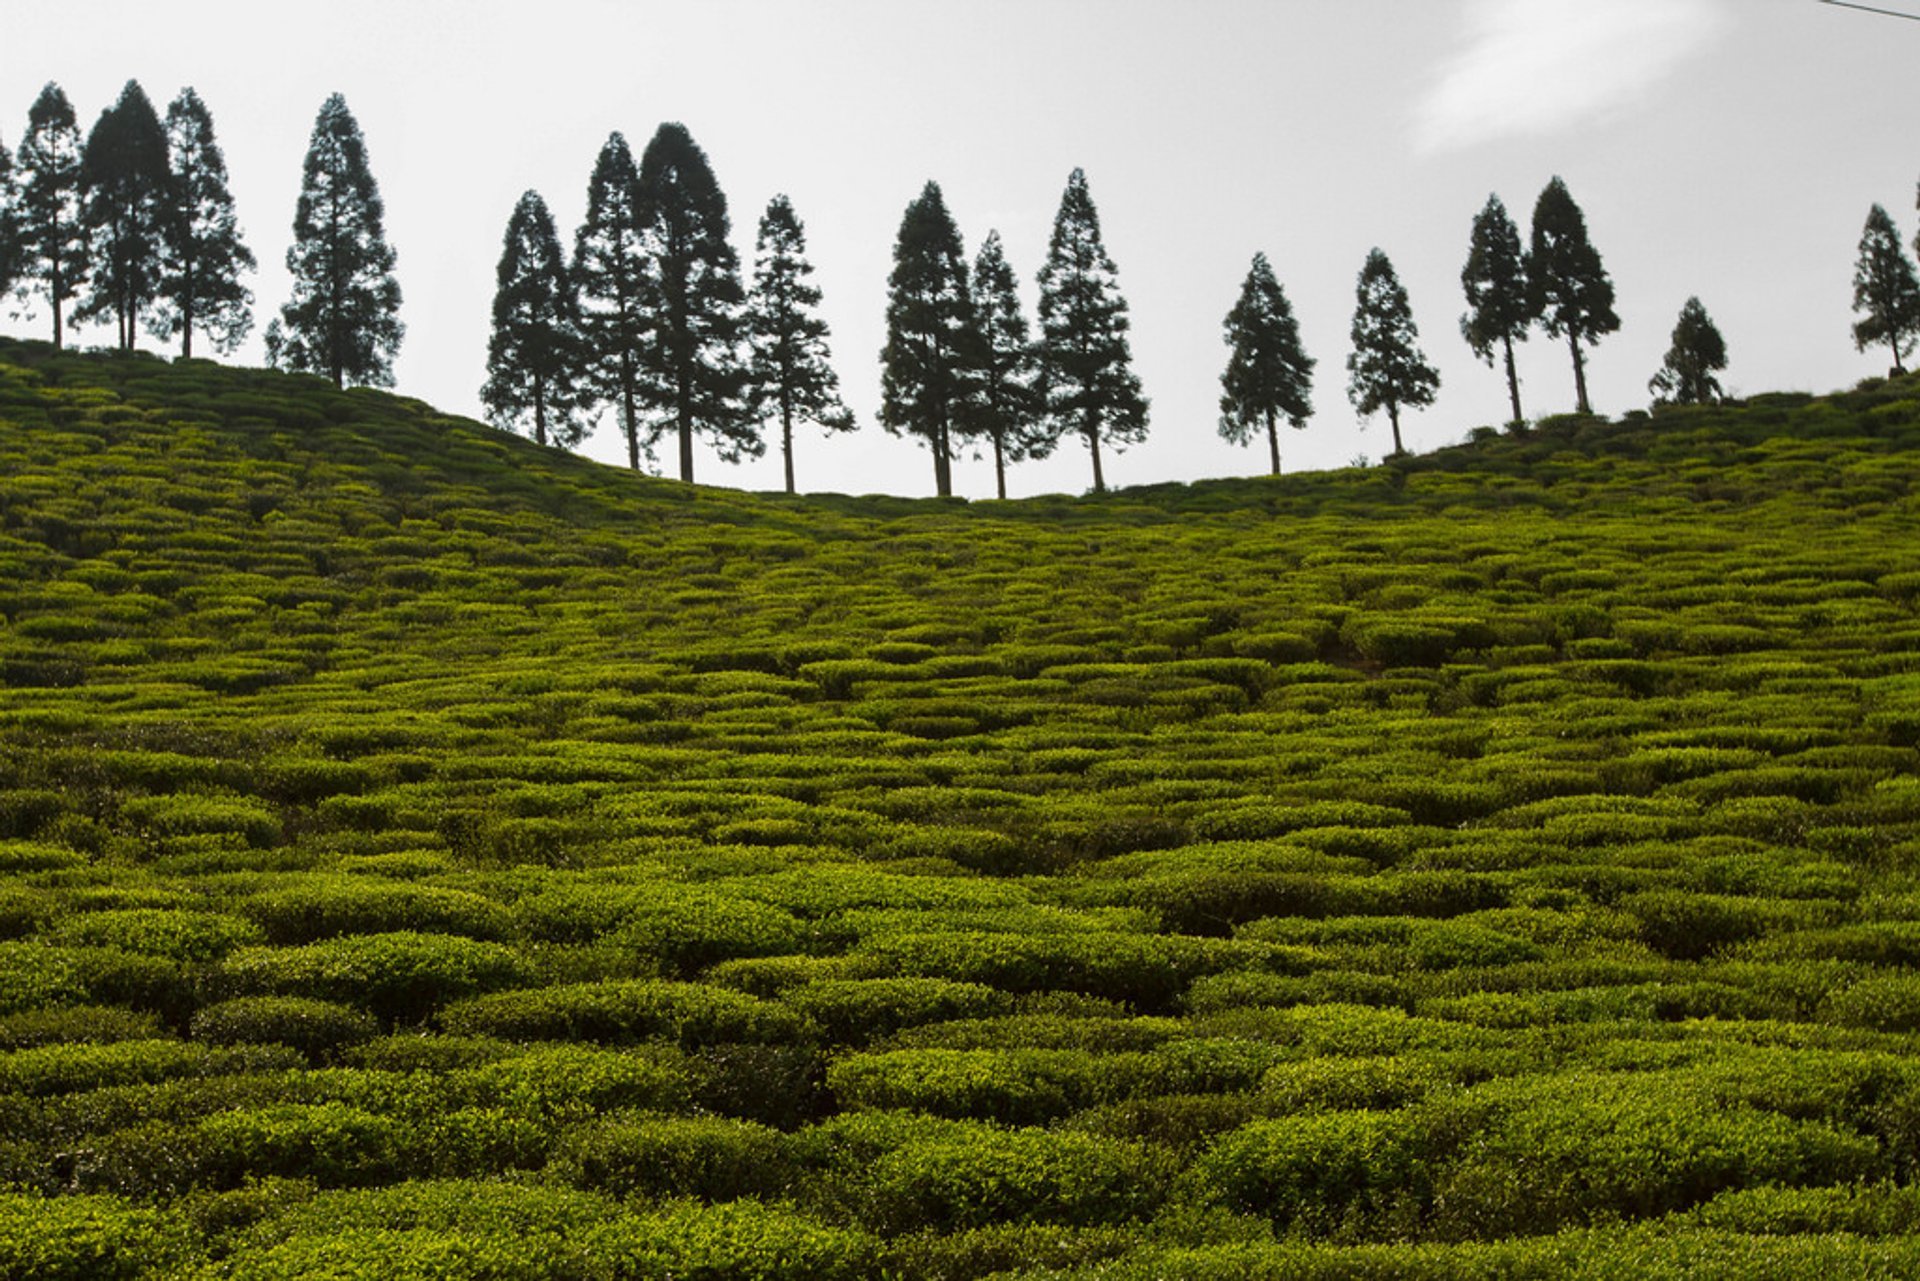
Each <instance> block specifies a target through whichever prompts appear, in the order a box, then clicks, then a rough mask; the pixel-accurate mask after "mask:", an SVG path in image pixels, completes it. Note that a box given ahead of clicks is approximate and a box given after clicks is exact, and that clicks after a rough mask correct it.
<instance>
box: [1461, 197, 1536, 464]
mask: <svg viewBox="0 0 1920 1281" xmlns="http://www.w3.org/2000/svg"><path fill="white" fill-rule="evenodd" d="M1460 285H1461V288H1463V289H1465V290H1466V294H1467V314H1466V315H1464V316H1462V317H1461V318H1460V336H1461V337H1463V338H1465V339H1466V340H1467V346H1469V347H1471V348H1472V349H1473V354H1474V355H1476V356H1478V357H1480V359H1481V360H1482V361H1484V362H1486V363H1487V364H1489V365H1491V364H1492V363H1493V349H1494V347H1495V346H1496V345H1498V346H1499V348H1500V350H1501V353H1502V355H1503V356H1504V358H1505V360H1506V367H1507V396H1508V398H1509V399H1510V400H1511V401H1512V402H1513V418H1512V419H1511V420H1510V421H1511V422H1512V423H1513V424H1514V426H1515V427H1518V426H1519V424H1521V423H1523V422H1525V421H1526V417H1525V415H1523V414H1522V413H1521V412H1520V375H1519V374H1518V373H1517V372H1515V370H1514V367H1513V344H1514V343H1515V342H1525V341H1526V338H1527V331H1528V330H1530V329H1532V328H1533V325H1534V322H1535V321H1537V320H1539V319H1540V311H1539V308H1538V307H1537V306H1536V300H1535V298H1534V296H1533V293H1532V291H1531V290H1530V289H1529V288H1528V284H1527V256H1526V251H1525V250H1524V249H1522V248H1521V245H1520V229H1519V228H1518V227H1516V226H1514V225H1513V219H1512V218H1511V217H1509V216H1508V215H1507V207H1506V205H1504V204H1502V203H1501V201H1500V197H1499V196H1497V195H1495V196H1488V197H1487V204H1486V208H1484V209H1482V210H1481V211H1480V212H1479V213H1478V214H1477V215H1475V217H1474V220H1473V237H1472V243H1471V247H1470V248H1469V249H1468V251H1467V265H1466V266H1465V267H1464V268H1463V269H1462V270H1461V272H1460Z"/></svg>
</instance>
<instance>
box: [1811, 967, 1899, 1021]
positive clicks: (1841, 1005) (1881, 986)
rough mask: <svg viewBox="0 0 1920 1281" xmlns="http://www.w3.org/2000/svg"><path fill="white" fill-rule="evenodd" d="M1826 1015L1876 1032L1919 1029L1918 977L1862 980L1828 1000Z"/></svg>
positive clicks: (1877, 977) (1884, 977) (1893, 976)
mask: <svg viewBox="0 0 1920 1281" xmlns="http://www.w3.org/2000/svg"><path fill="white" fill-rule="evenodd" d="M1826 1017H1827V1018H1828V1019H1829V1020H1830V1021H1832V1022H1834V1023H1838V1024H1840V1025H1842V1026H1843V1027H1863V1028H1872V1029H1873V1030H1874V1031H1876V1032H1920V976H1916V975H1910V974H1888V975H1881V976H1876V977H1873V978H1867V979H1862V980H1861V981H1860V982H1858V983H1855V984H1853V985H1852V986H1850V987H1847V988H1845V989H1843V990H1841V991H1839V992H1835V993H1834V994H1833V996H1832V997H1831V998H1830V999H1829V1000H1828V1001H1827V1007H1826Z"/></svg>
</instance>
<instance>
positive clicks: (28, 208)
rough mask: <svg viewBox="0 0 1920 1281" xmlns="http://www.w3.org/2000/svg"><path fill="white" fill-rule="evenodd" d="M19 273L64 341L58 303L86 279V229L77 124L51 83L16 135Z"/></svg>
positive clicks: (75, 292) (57, 342) (57, 344)
mask: <svg viewBox="0 0 1920 1281" xmlns="http://www.w3.org/2000/svg"><path fill="white" fill-rule="evenodd" d="M18 159H19V165H18V170H19V172H18V173H17V174H16V175H15V179H14V180H15V182H16V183H18V185H19V193H20V195H19V203H18V205H17V206H16V208H17V211H18V218H19V228H20V258H21V263H20V273H21V276H22V278H23V279H25V280H27V281H29V282H30V287H29V290H28V292H31V293H38V294H39V295H41V296H42V297H44V298H45V299H46V300H47V305H48V306H49V307H50V308H51V309H52V311H53V345H54V346H55V347H56V348H58V347H62V346H64V345H65V344H66V327H65V323H64V320H63V317H62V314H61V309H62V307H63V306H64V305H65V304H66V303H67V302H68V301H69V300H71V299H74V298H77V297H79V296H80V287H81V285H83V284H85V283H86V279H87V266H88V263H87V228H86V224H85V222H84V221H82V219H81V216H80V127H79V125H78V123H77V122H76V121H75V119H74V114H73V104H72V103H70V102H68V101H67V95H66V93H65V92H64V91H63V90H62V89H61V88H60V86H59V85H57V84H54V83H53V82H52V81H49V82H48V83H47V85H46V87H45V88H43V89H41V90H40V96H39V97H38V98H36V99H34V102H33V107H32V109H31V110H30V111H28V113H27V132H26V135H25V136H24V137H22V138H21V139H20V151H19V156H18Z"/></svg>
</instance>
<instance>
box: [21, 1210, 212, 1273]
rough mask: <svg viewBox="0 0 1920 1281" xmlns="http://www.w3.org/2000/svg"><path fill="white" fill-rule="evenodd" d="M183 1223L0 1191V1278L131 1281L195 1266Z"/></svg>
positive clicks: (160, 1214)
mask: <svg viewBox="0 0 1920 1281" xmlns="http://www.w3.org/2000/svg"><path fill="white" fill-rule="evenodd" d="M199 1253H200V1252H199V1250H198V1248H197V1244H196V1242H195V1241H194V1240H193V1233H192V1230H191V1227H190V1225H189V1224H188V1223H187V1221H186V1219H185V1218H184V1217H182V1216H180V1215H178V1214H176V1213H172V1212H169V1211H165V1210H160V1209H155V1208H151V1207H144V1206H137V1205H132V1204H129V1203H128V1202H126V1201H123V1200H120V1199H119V1198H117V1197H106V1196H61V1197H42V1196H39V1195H36V1194H33V1193H25V1192H0V1276H6V1277H9V1278H19V1279H20V1281H28V1278H32V1281H136V1279H137V1278H144V1277H151V1276H165V1275H169V1274H172V1273H175V1272H178V1271H180V1270H182V1269H184V1268H186V1267H188V1266H190V1265H192V1264H193V1263H195V1262H196V1261H197V1256H198V1255H199Z"/></svg>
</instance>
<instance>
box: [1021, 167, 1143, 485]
mask: <svg viewBox="0 0 1920 1281" xmlns="http://www.w3.org/2000/svg"><path fill="white" fill-rule="evenodd" d="M1129 323H1130V322H1129V321H1128V318H1127V301H1126V299H1125V298H1123V297H1121V295H1120V285H1119V273H1118V271H1117V269H1116V268H1115V267H1114V265H1113V259H1111V258H1109V257H1108V256H1107V250H1106V245H1105V244H1104V243H1103V242H1102V240H1101V236H1100V215H1099V212H1098V211H1097V210H1095V208H1094V206H1093V196H1092V194H1091V193H1090V192H1089V191H1088V190H1087V175H1086V174H1085V172H1083V171H1082V170H1079V169H1075V170H1074V171H1073V173H1072V174H1070V175H1069V176H1068V178H1067V187H1066V190H1065V191H1064V192H1063V193H1061V196H1060V208H1059V211H1058V212H1057V213H1056V214H1055V215H1054V219H1053V237H1052V239H1051V240H1050V241H1049V242H1048V244H1047V261H1046V265H1045V266H1043V267H1041V269H1040V334H1041V339H1040V387H1041V392H1042V394H1043V395H1044V396H1045V398H1046V405H1047V415H1048V417H1049V418H1050V419H1051V420H1052V429H1053V432H1054V434H1056V435H1064V434H1065V433H1067V432H1070V431H1072V432H1078V433H1079V434H1080V436H1081V437H1082V438H1083V439H1084V440H1085V441H1086V442H1087V452H1088V454H1089V456H1090V457H1091V458H1092V460H1093V489H1094V492H1095V493H1100V492H1102V491H1104V490H1105V489H1106V487H1107V485H1106V477H1105V475H1104V473H1103V472H1102V469H1101V465H1100V446H1101V445H1102V444H1103V443H1105V444H1109V445H1111V446H1113V448H1115V449H1116V450H1119V449H1125V448H1126V447H1127V446H1128V445H1133V444H1138V443H1139V442H1140V441H1142V440H1145V439H1146V438H1147V400H1146V397H1144V396H1143V395H1141V393H1140V379H1139V378H1138V377H1137V376H1136V375H1135V374H1134V372H1133V354H1132V350H1131V348H1130V346H1129V344H1128V341H1127V330H1128V328H1129Z"/></svg>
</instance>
